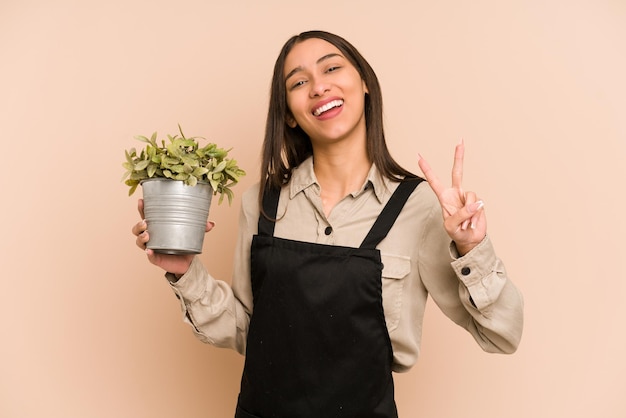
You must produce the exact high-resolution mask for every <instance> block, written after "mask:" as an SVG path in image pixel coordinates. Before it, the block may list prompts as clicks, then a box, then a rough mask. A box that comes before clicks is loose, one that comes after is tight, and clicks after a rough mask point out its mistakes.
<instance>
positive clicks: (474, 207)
mask: <svg viewBox="0 0 626 418" xmlns="http://www.w3.org/2000/svg"><path fill="white" fill-rule="evenodd" d="M483 206H485V202H483V201H482V200H479V201H478V202H474V203H472V204H471V205H469V206H468V207H467V210H468V211H469V212H470V213H474V212H478V211H479V210H480V209H481V208H482V207H483Z"/></svg>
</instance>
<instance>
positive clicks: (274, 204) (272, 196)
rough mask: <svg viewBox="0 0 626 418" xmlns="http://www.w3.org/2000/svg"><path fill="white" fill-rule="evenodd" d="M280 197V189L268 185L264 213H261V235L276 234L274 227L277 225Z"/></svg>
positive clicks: (264, 200) (269, 235)
mask: <svg viewBox="0 0 626 418" xmlns="http://www.w3.org/2000/svg"><path fill="white" fill-rule="evenodd" d="M279 197H280V189H275V188H272V187H269V186H268V187H266V189H265V193H264V194H263V212H265V215H267V216H263V213H261V214H260V215H259V235H265V236H268V237H273V236H274V227H275V226H276V221H274V219H276V213H277V211H278V198H279Z"/></svg>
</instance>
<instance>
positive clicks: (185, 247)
mask: <svg viewBox="0 0 626 418" xmlns="http://www.w3.org/2000/svg"><path fill="white" fill-rule="evenodd" d="M141 187H142V189H143V200H144V215H145V217H146V222H147V224H148V234H149V235H150V240H149V241H148V244H147V247H148V248H150V249H151V250H154V251H155V252H159V253H165V254H200V253H201V252H202V244H203V242H204V235H205V232H206V223H207V219H208V216H209V207H210V206H211V198H212V197H213V189H212V188H211V185H210V184H208V183H198V184H196V185H195V186H188V185H186V184H185V183H184V182H182V181H178V180H171V179H164V178H155V179H148V180H143V181H142V182H141Z"/></svg>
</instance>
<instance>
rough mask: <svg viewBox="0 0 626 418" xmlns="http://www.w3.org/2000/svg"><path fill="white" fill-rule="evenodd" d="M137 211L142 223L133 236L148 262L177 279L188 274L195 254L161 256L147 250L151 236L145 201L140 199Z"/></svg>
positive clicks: (210, 223)
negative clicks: (145, 213)
mask: <svg viewBox="0 0 626 418" xmlns="http://www.w3.org/2000/svg"><path fill="white" fill-rule="evenodd" d="M137 209H138V210H139V214H140V215H141V221H140V222H138V223H136V224H135V225H134V226H133V228H132V231H133V234H134V235H135V236H136V237H137V239H136V241H135V242H136V243H137V246H138V247H139V248H141V249H142V250H144V251H145V252H146V254H147V255H148V261H150V262H151V263H152V264H154V265H155V266H158V267H161V268H162V269H163V270H165V271H167V272H169V273H172V274H174V275H175V276H176V277H180V276H182V275H183V274H185V273H186V272H187V270H188V269H189V266H190V265H191V262H192V261H193V258H194V257H195V254H183V255H173V254H161V253H155V252H154V251H153V250H150V249H148V248H146V244H147V242H148V240H149V239H150V235H149V234H148V224H147V223H146V220H145V217H144V213H143V199H139V201H138V203H137ZM214 226H215V223H213V222H211V221H209V222H207V226H206V232H209V231H210V230H211V229H213V227H214Z"/></svg>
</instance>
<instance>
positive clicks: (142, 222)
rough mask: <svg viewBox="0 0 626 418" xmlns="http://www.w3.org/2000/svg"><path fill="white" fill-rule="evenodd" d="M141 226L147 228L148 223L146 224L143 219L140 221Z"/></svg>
mask: <svg viewBox="0 0 626 418" xmlns="http://www.w3.org/2000/svg"><path fill="white" fill-rule="evenodd" d="M141 226H143V227H147V226H148V223H147V222H146V220H145V219H142V220H141Z"/></svg>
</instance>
